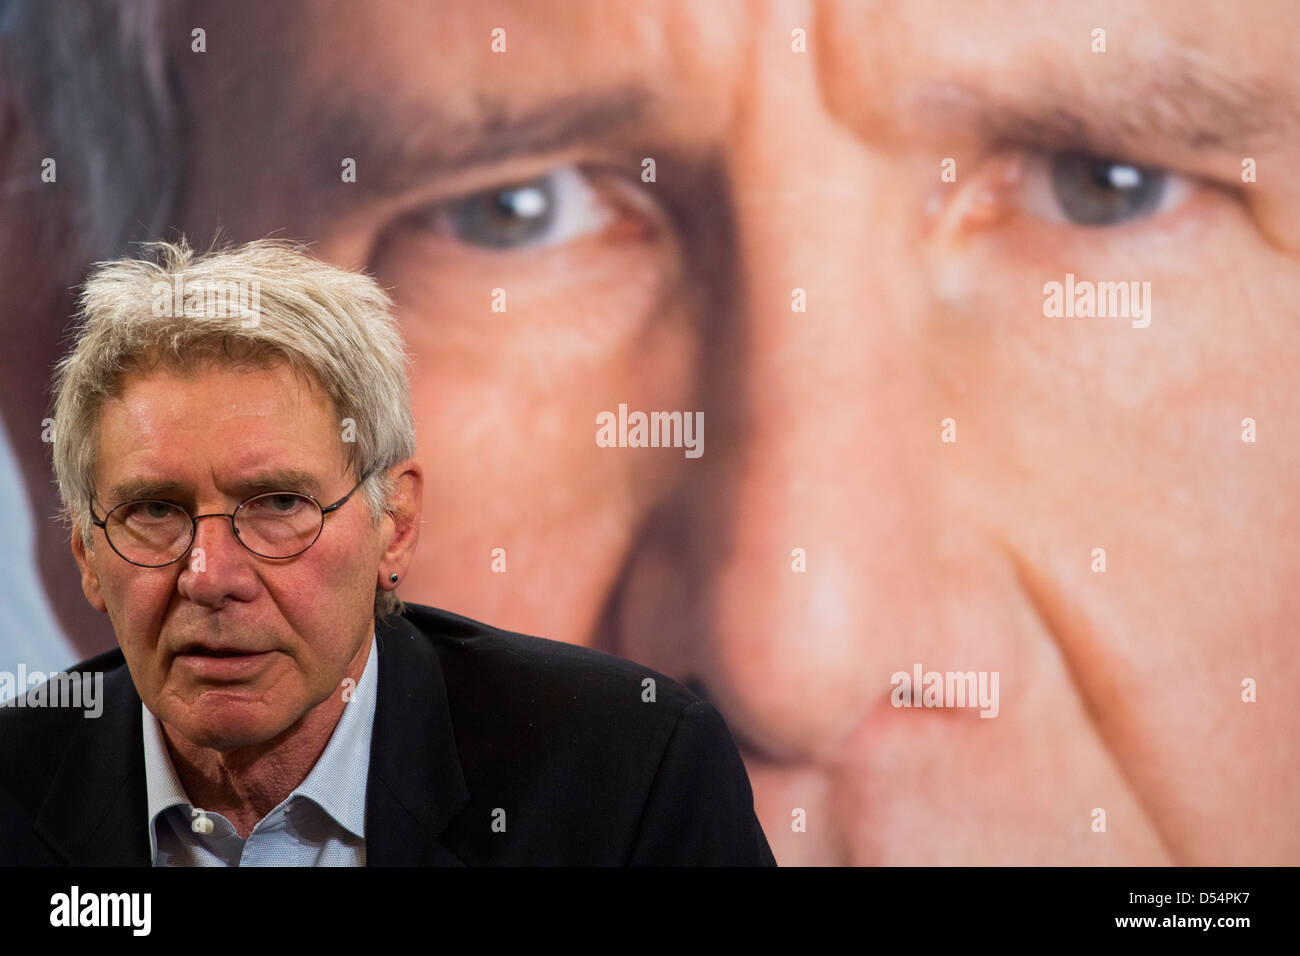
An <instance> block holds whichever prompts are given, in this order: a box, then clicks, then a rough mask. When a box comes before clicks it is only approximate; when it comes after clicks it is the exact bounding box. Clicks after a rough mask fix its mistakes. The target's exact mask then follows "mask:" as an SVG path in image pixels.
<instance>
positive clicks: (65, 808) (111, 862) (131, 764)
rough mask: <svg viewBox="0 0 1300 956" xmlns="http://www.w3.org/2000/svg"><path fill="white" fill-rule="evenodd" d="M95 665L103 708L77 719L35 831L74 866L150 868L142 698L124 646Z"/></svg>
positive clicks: (37, 820) (39, 814)
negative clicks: (96, 714) (94, 715)
mask: <svg viewBox="0 0 1300 956" xmlns="http://www.w3.org/2000/svg"><path fill="white" fill-rule="evenodd" d="M114 660H116V662H117V663H119V664H120V665H121V666H118V667H113V666H112V664H113V661H114ZM91 663H92V664H97V665H99V666H101V667H103V669H104V670H105V674H104V712H103V713H102V714H100V716H99V717H97V718H93V719H92V718H88V717H83V718H81V719H79V720H78V721H77V724H76V728H75V729H74V731H73V733H72V735H71V737H70V738H69V740H68V743H67V747H66V749H65V751H64V755H63V761H62V763H61V764H60V765H59V769H58V771H57V772H56V773H55V775H54V779H53V780H52V781H51V783H50V789H49V791H48V792H47V793H46V796H45V802H44V803H43V804H42V805H41V809H40V812H39V813H38V814H37V816H36V822H35V829H36V832H37V834H39V835H40V837H41V838H42V839H43V840H45V842H46V843H48V844H49V845H50V847H51V849H53V850H54V852H55V853H56V854H57V855H58V856H59V857H61V858H62V860H63V861H64V862H65V863H68V864H70V865H73V866H148V865H149V862H150V861H149V819H148V817H149V810H148V807H149V803H148V799H147V796H146V789H145V777H144V743H143V738H142V733H141V724H140V697H139V695H137V694H136V692H135V685H134V684H133V683H131V673H130V671H128V670H127V668H126V662H125V660H124V659H123V658H122V656H121V652H120V651H118V652H116V654H115V656H111V657H109V659H108V660H106V661H103V663H100V661H99V660H97V661H94V662H91ZM110 668H111V669H110Z"/></svg>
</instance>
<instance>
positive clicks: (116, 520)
mask: <svg viewBox="0 0 1300 956" xmlns="http://www.w3.org/2000/svg"><path fill="white" fill-rule="evenodd" d="M190 529H191V525H190V516H189V515H188V514H186V512H185V509H184V508H182V507H180V506H179V505H174V504H172V503H171V502H169V501H131V502H128V503H127V504H124V505H122V506H121V507H119V508H115V509H114V510H113V512H112V514H110V515H109V516H108V518H107V519H105V527H104V532H105V534H107V535H108V543H109V544H111V545H112V546H113V548H114V550H116V551H117V553H118V554H120V555H121V556H122V557H124V558H126V559H127V560H128V561H131V562H133V563H135V564H142V565H144V566H146V567H160V566H162V565H164V564H170V563H171V562H172V561H175V560H176V559H177V558H179V557H180V556H181V555H182V554H184V553H185V549H186V548H187V547H189V544H190Z"/></svg>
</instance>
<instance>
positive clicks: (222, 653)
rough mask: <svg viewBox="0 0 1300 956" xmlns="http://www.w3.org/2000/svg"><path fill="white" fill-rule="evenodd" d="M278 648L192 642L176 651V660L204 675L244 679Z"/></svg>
mask: <svg viewBox="0 0 1300 956" xmlns="http://www.w3.org/2000/svg"><path fill="white" fill-rule="evenodd" d="M274 653H275V651H248V650H242V649H240V648H235V647H213V646H210V645H207V644H190V645H187V646H186V647H184V648H182V649H181V650H180V651H179V652H178V653H177V654H176V663H177V664H179V665H180V666H182V667H184V668H186V669H187V670H190V671H192V672H194V673H195V674H197V675H198V676H200V677H205V678H210V679H213V680H243V679H246V678H248V677H249V676H251V675H253V674H255V673H257V671H258V670H260V669H261V668H262V667H263V666H265V664H266V663H267V661H269V660H270V659H271V655H272V654H274Z"/></svg>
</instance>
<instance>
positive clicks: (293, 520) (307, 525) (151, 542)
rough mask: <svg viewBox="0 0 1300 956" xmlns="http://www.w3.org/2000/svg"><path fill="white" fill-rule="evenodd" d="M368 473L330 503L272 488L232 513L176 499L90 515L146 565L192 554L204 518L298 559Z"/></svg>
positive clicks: (254, 547)
mask: <svg viewBox="0 0 1300 956" xmlns="http://www.w3.org/2000/svg"><path fill="white" fill-rule="evenodd" d="M366 477H369V476H368V475H367V476H365V477H363V478H362V479H361V481H358V482H357V483H356V484H355V485H354V486H353V487H352V490H351V491H349V492H348V493H347V494H346V495H344V496H343V497H342V498H340V499H339V500H338V501H336V502H334V504H332V505H328V506H326V507H321V504H320V502H318V501H317V500H316V499H315V498H313V497H312V496H311V495H307V494H300V493H299V492H296V491H268V492H263V493H260V494H256V495H253V496H252V497H250V498H245V499H244V500H243V501H241V502H240V503H239V506H238V507H237V508H235V510H234V512H233V513H230V514H227V513H225V512H221V511H216V512H213V513H212V514H206V515H191V514H190V513H189V512H188V511H186V510H185V509H184V508H182V507H181V506H180V505H178V504H175V503H174V502H171V501H159V500H155V499H139V500H136V501H125V502H123V503H122V504H120V505H117V506H116V507H115V508H113V510H112V511H110V512H109V513H108V514H106V515H104V518H103V520H100V519H99V518H97V517H96V516H95V509H94V506H93V505H92V506H91V509H90V517H91V521H92V523H93V524H94V525H95V527H97V528H103V529H104V537H105V538H107V539H108V544H109V547H111V548H112V549H113V550H114V551H116V552H117V553H118V554H119V555H120V556H121V557H122V559H123V560H125V561H129V562H131V563H132V564H136V565H139V566H140V567H142V568H163V567H166V566H167V565H169V564H172V563H174V562H176V561H179V560H180V559H181V558H182V557H184V556H185V555H186V554H188V553H189V550H190V545H192V544H193V543H194V537H195V535H196V534H197V533H198V521H199V519H200V518H229V519H230V528H231V530H232V531H233V532H234V533H235V540H236V541H238V542H239V543H240V544H242V545H243V546H244V547H245V548H246V549H247V550H249V551H251V552H252V553H253V554H256V555H257V556H258V557H262V558H274V559H277V560H278V559H282V558H293V557H297V556H298V555H300V554H302V553H303V552H304V551H306V550H307V549H308V548H310V547H311V546H312V545H313V544H315V543H316V539H317V538H319V537H320V536H321V532H322V531H323V530H324V529H325V516H326V515H327V514H329V513H330V512H332V511H337V510H338V509H339V508H342V507H343V506H344V505H345V504H347V500H348V499H349V498H351V497H352V495H353V494H355V493H356V490H357V489H358V488H360V487H361V485H362V483H364V482H365V480H366Z"/></svg>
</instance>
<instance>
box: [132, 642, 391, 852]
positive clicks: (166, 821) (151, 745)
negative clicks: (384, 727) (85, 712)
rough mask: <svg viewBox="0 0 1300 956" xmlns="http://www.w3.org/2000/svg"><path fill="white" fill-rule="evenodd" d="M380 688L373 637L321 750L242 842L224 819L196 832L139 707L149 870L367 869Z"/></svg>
mask: <svg viewBox="0 0 1300 956" xmlns="http://www.w3.org/2000/svg"><path fill="white" fill-rule="evenodd" d="M378 688H379V647H378V644H377V642H376V640H375V637H374V634H371V637H370V656H369V658H368V659H367V660H366V666H365V669H364V670H363V671H362V672H361V679H360V680H359V681H358V682H357V686H356V688H355V689H354V690H353V691H352V695H351V699H350V700H349V701H348V704H347V706H346V707H344V708H343V716H342V717H340V718H339V722H338V725H337V726H336V727H335V728H334V733H333V734H332V735H331V736H330V740H329V743H328V744H326V745H325V751H324V752H323V753H322V754H321V755H320V759H319V760H317V761H316V765H315V766H314V767H312V768H311V772H310V773H308V774H307V778H306V779H305V780H303V782H302V783H300V784H299V785H298V786H297V787H296V788H295V789H294V791H293V792H292V793H291V794H289V796H287V797H285V799H284V800H283V801H281V803H280V804H279V806H277V807H276V808H275V809H274V810H272V811H271V812H270V813H268V814H267V815H266V816H265V817H263V818H262V819H261V820H259V821H258V823H257V825H256V826H255V827H253V832H252V833H250V834H249V835H248V839H247V840H246V841H245V840H242V839H240V837H239V834H238V833H237V832H236V831H235V827H234V825H233V824H231V822H230V821H229V820H228V819H226V818H225V817H224V816H222V815H221V814H219V813H215V812H211V811H205V812H204V816H206V817H207V818H208V819H209V820H211V821H212V832H211V833H207V834H201V833H195V832H194V830H193V828H192V824H193V822H194V820H195V819H198V818H197V817H193V816H192V811H193V810H194V809H195V807H194V805H193V804H192V803H190V799H189V797H188V796H186V794H185V788H184V787H183V786H181V782H180V778H179V777H178V776H177V775H176V768H175V766H174V765H173V764H172V761H171V755H170V754H169V753H168V752H167V744H166V741H165V740H164V739H163V733H162V727H161V726H160V725H159V723H158V718H157V717H155V716H154V715H153V714H152V713H150V712H149V709H148V708H147V707H145V706H144V704H143V703H142V704H141V705H140V706H141V708H142V710H143V711H144V772H145V782H146V786H147V788H148V793H149V850H150V853H151V858H152V860H153V865H154V866H365V865H366V780H367V778H368V776H369V773H370V738H371V732H372V730H373V729H374V722H375V699H376V697H377V696H378V693H377V691H378ZM341 692H342V691H340V693H341Z"/></svg>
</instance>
